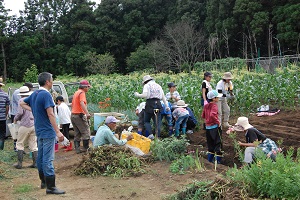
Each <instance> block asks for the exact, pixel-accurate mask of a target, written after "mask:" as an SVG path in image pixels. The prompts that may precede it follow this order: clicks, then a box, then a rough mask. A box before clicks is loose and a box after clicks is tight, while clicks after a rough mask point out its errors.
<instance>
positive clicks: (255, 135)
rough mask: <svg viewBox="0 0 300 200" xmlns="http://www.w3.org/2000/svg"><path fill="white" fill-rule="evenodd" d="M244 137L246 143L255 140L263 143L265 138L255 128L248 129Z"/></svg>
mask: <svg viewBox="0 0 300 200" xmlns="http://www.w3.org/2000/svg"><path fill="white" fill-rule="evenodd" d="M245 136H246V142H247V143H253V142H255V141H256V140H258V141H264V140H265V139H266V138H267V137H266V136H265V135H264V134H262V132H260V131H259V130H257V129H256V128H249V129H248V130H247V132H246V134H245Z"/></svg>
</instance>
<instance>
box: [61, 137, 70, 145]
mask: <svg viewBox="0 0 300 200" xmlns="http://www.w3.org/2000/svg"><path fill="white" fill-rule="evenodd" d="M60 144H61V145H62V146H69V145H70V141H69V140H68V139H67V138H66V137H64V141H62V142H61V143H60Z"/></svg>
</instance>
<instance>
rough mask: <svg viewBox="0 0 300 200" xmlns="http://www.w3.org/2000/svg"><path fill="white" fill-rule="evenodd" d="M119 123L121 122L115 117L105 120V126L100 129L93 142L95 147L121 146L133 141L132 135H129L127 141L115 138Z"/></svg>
mask: <svg viewBox="0 0 300 200" xmlns="http://www.w3.org/2000/svg"><path fill="white" fill-rule="evenodd" d="M119 121H120V120H117V119H116V118H115V117H114V116H108V117H107V118H106V119H105V124H104V125H102V126H100V127H99V129H98V131H97V133H96V136H95V139H94V142H93V146H94V147H98V146H102V145H105V144H115V145H120V146H121V145H125V144H126V143H127V141H129V140H132V139H133V136H132V135H129V136H128V137H127V139H124V140H119V139H118V138H117V137H116V136H115V134H114V132H113V131H115V130H116V126H117V122H119Z"/></svg>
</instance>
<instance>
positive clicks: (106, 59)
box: [85, 52, 116, 75]
mask: <svg viewBox="0 0 300 200" xmlns="http://www.w3.org/2000/svg"><path fill="white" fill-rule="evenodd" d="M85 60H86V61H87V62H88V63H89V64H88V65H87V66H86V70H87V71H88V72H90V73H92V74H98V73H100V74H104V75H108V74H110V73H112V72H114V71H115V66H116V62H115V58H114V57H113V56H112V55H110V54H109V53H105V54H98V55H97V54H96V53H95V52H88V53H87V54H86V55H85Z"/></svg>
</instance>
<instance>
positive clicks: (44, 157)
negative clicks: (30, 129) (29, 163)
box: [36, 138, 56, 176]
mask: <svg viewBox="0 0 300 200" xmlns="http://www.w3.org/2000/svg"><path fill="white" fill-rule="evenodd" d="M55 142H56V139H55V138H38V157H37V160H36V164H37V168H38V170H39V172H43V173H44V176H53V175H55V172H54V167H53V160H54V146H55Z"/></svg>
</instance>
